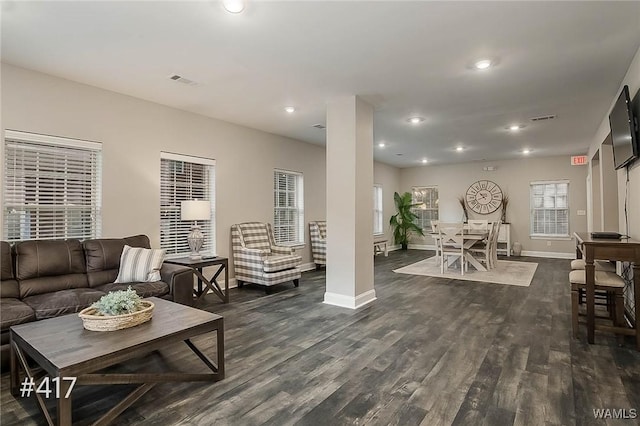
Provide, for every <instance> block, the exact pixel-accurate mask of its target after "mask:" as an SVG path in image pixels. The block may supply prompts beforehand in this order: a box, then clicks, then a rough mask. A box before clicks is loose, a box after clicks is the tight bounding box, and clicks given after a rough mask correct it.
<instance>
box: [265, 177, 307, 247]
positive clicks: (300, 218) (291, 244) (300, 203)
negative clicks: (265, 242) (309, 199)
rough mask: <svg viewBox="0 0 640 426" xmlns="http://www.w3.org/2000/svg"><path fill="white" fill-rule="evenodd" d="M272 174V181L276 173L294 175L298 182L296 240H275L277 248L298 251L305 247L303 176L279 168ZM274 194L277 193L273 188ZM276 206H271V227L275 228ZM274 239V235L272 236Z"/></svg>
mask: <svg viewBox="0 0 640 426" xmlns="http://www.w3.org/2000/svg"><path fill="white" fill-rule="evenodd" d="M273 173H274V179H275V174H277V173H284V174H288V175H295V176H296V179H297V180H298V181H297V183H296V199H297V200H296V201H297V204H298V209H297V213H298V235H297V238H298V239H297V240H296V241H283V242H279V241H277V240H276V244H278V245H279V246H285V247H291V248H294V249H299V248H303V247H305V245H306V241H305V232H304V231H305V228H304V174H303V173H302V172H297V171H294V170H285V169H279V168H274V169H273ZM273 191H274V193H275V192H276V191H277V190H276V189H275V188H274V190H273ZM276 208H277V207H276V205H275V204H274V206H273V222H274V223H273V226H274V228H275V215H276ZM274 234H275V232H274ZM274 237H275V235H274Z"/></svg>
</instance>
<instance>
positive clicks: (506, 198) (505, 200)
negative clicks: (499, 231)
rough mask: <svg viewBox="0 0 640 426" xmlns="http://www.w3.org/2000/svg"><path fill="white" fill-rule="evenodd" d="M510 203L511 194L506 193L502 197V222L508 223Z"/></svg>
mask: <svg viewBox="0 0 640 426" xmlns="http://www.w3.org/2000/svg"><path fill="white" fill-rule="evenodd" d="M508 205H509V196H507V195H504V196H503V197H502V214H501V218H500V220H501V221H502V223H507V206H508Z"/></svg>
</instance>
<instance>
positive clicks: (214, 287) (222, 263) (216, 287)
mask: <svg viewBox="0 0 640 426" xmlns="http://www.w3.org/2000/svg"><path fill="white" fill-rule="evenodd" d="M165 262H166V263H171V264H173V265H181V266H187V267H189V268H191V270H192V271H193V274H194V275H195V276H196V277H198V288H197V289H194V290H193V294H194V296H195V297H196V301H199V300H201V299H202V298H203V297H204V295H205V294H207V290H211V291H212V292H213V293H214V294H215V295H216V296H218V297H219V298H220V300H222V301H223V302H224V303H229V259H227V258H226V257H211V258H207V257H204V258H202V259H198V260H195V259H191V258H189V257H180V258H177V259H168V260H165ZM209 266H219V268H218V270H217V271H216V272H215V273H214V274H213V277H211V279H207V278H206V277H205V276H204V274H203V272H202V270H203V269H204V268H207V267H209ZM222 272H224V290H222V288H221V287H220V284H219V283H218V277H219V276H220V274H221V273H222ZM203 283H204V287H203V285H202V284H203Z"/></svg>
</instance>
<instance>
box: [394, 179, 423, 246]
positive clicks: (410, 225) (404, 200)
mask: <svg viewBox="0 0 640 426" xmlns="http://www.w3.org/2000/svg"><path fill="white" fill-rule="evenodd" d="M393 200H394V202H395V204H396V210H397V211H398V213H396V214H394V215H393V216H391V219H389V225H390V226H391V227H392V228H393V239H394V241H395V244H400V245H401V247H402V250H406V249H407V246H408V245H409V238H410V237H411V233H413V232H415V233H416V234H419V235H424V232H422V228H420V227H419V226H418V225H416V223H415V220H416V219H417V218H418V216H416V215H415V214H414V213H413V212H412V211H411V209H413V208H416V207H419V206H420V205H422V203H417V204H415V203H413V202H412V199H411V194H410V193H409V192H405V193H404V194H402V195H400V194H398V193H397V192H396V193H394V194H393Z"/></svg>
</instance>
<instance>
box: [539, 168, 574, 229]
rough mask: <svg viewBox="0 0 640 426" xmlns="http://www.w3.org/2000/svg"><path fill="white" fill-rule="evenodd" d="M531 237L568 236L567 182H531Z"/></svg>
mask: <svg viewBox="0 0 640 426" xmlns="http://www.w3.org/2000/svg"><path fill="white" fill-rule="evenodd" d="M531 236H532V237H568V236H569V182H568V181H554V182H531Z"/></svg>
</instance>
